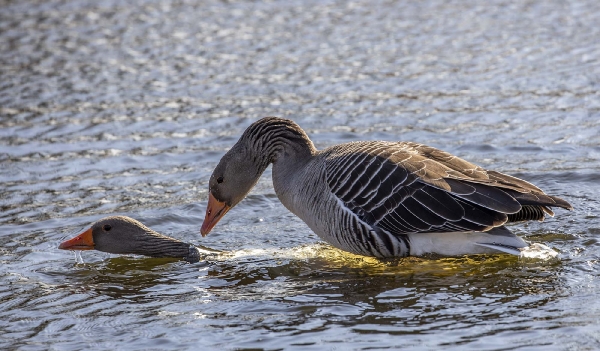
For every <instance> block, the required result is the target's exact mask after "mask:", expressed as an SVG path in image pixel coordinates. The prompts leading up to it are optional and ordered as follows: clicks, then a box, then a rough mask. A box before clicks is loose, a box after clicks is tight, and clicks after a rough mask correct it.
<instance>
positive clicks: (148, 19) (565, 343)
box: [0, 0, 600, 350]
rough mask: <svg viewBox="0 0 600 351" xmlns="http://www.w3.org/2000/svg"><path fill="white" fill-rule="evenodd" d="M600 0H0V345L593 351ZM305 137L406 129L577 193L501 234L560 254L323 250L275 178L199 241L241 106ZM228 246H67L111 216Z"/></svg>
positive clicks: (386, 134) (598, 253)
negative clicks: (198, 258)
mask: <svg viewBox="0 0 600 351" xmlns="http://www.w3.org/2000/svg"><path fill="white" fill-rule="evenodd" d="M598 23H600V3H599V2H597V1H593V0H589V1H544V2H521V1H488V2H478V1H463V2H445V1H434V0H426V1H419V2H405V1H397V2H393V1H389V2H383V1H376V2H372V1H354V2H345V1H339V2H335V1H304V2H301V1H271V2H245V1H231V2H219V1H202V2H193V1H179V2H159V1H152V0H148V1H129V2H127V3H122V2H118V1H104V2H97V1H84V0H73V1H54V0H50V1H13V2H11V1H8V2H6V1H5V2H2V4H1V5H0V76H1V79H0V127H1V128H0V163H1V166H2V167H0V184H1V194H0V206H1V209H2V211H1V213H0V241H1V242H0V262H1V265H0V267H1V268H0V335H1V336H2V337H1V338H0V348H3V349H22V350H47V349H53V350H80V349H119V350H139V349H163V350H169V349H171V350H183V349H207V350H208V349H217V348H219V349H226V350H231V349H244V348H248V349H249V348H255V349H267V350H275V349H287V350H333V349H342V350H347V349H356V350H360V349H414V350H439V349H441V348H444V349H455V350H464V349H475V350H514V349H522V350H552V349H555V350H567V349H568V350H595V349H599V348H600V325H599V324H598V320H599V318H600V302H598V300H599V297H600V294H599V293H598V291H600V279H598V276H599V274H598V268H599V259H600V242H599V240H598V234H600V218H599V215H598V212H599V210H600V203H599V201H598V198H600V172H599V171H600V137H599V135H600V93H599V84H598V82H599V81H600V61H599V60H598V57H599V56H600V42H599V41H598V38H600V27H599V26H598V25H597V24H598ZM269 115H275V116H281V117H287V118H291V119H293V120H295V121H296V122H297V123H299V124H300V125H301V126H302V127H303V128H305V130H306V131H307V132H308V134H309V135H310V136H311V138H313V140H314V142H315V144H316V146H317V147H318V148H324V147H327V146H329V145H333V144H336V143H341V142H347V141H354V140H407V141H417V142H422V143H426V144H430V145H432V146H436V147H440V148H442V149H444V150H447V151H449V152H452V153H454V154H457V155H460V156H462V157H464V158H466V159H468V160H470V161H473V162H475V163H478V164H480V165H482V166H485V167H488V168H491V169H496V170H499V171H503V172H506V173H509V174H512V175H516V176H518V177H522V178H524V179H527V180H529V181H532V182H534V183H535V184H536V185H538V186H540V187H542V188H543V189H544V190H546V191H547V192H548V193H550V194H553V195H557V196H560V197H563V198H565V199H566V200H568V201H570V202H571V204H573V206H574V207H575V211H573V212H568V211H563V210H557V211H556V213H557V215H556V217H555V218H550V219H547V220H546V221H545V222H544V223H537V222H534V223H529V224H527V225H518V226H514V227H512V229H513V230H514V231H515V232H516V233H518V234H520V235H523V236H524V237H525V238H526V239H527V240H530V241H532V242H537V243H545V244H546V245H548V246H550V247H552V248H553V249H554V250H556V251H557V252H558V260H554V261H547V262H545V261H539V260H519V259H517V258H514V257H509V256H506V255H497V256H473V257H460V258H442V259H439V258H438V259H436V258H431V259H423V258H407V259H401V260H398V261H393V262H382V261H378V260H375V259H372V258H364V257H359V256H353V255H350V254H346V253H343V252H341V251H338V250H335V249H333V248H331V247H330V246H327V245H326V244H323V243H320V242H319V240H318V238H317V237H316V236H315V234H313V233H312V232H311V231H310V230H309V229H308V228H307V227H306V226H305V225H304V223H303V222H301V221H300V220H299V219H298V218H296V217H294V216H293V215H291V214H290V213H289V212H287V211H286V210H285V209H284V208H283V206H282V205H281V204H280V203H279V202H278V200H277V197H276V196H275V194H274V192H273V188H272V184H271V180H270V171H269V170H268V171H267V172H266V174H265V175H264V176H263V177H262V178H261V180H260V182H259V183H258V185H257V187H256V188H255V189H254V190H253V191H252V193H251V194H250V195H249V196H248V198H247V199H246V200H245V201H243V202H242V203H241V204H240V205H239V206H237V207H236V208H234V209H233V210H232V211H230V213H228V214H227V215H226V216H225V217H224V218H223V220H221V222H220V223H219V224H218V225H217V227H215V229H214V230H213V232H211V234H210V235H209V236H207V237H206V238H201V236H200V233H199V229H200V225H201V223H202V219H203V216H204V209H205V206H206V201H207V189H206V188H207V180H208V177H209V175H210V173H211V172H212V169H213V168H214V167H215V165H216V163H217V162H218V160H219V158H220V157H221V155H222V154H223V153H224V152H225V151H226V150H227V149H228V148H229V147H231V145H233V143H234V142H235V141H236V140H237V138H238V137H239V135H240V134H241V132H242V131H243V130H244V128H245V127H246V126H248V125H249V124H250V123H251V122H252V121H254V120H255V119H257V118H259V117H263V116H269ZM114 214H123V215H128V216H131V217H134V218H136V219H138V220H140V221H142V222H144V223H146V224H147V225H148V226H150V227H152V228H153V229H155V230H157V231H159V232H161V233H164V234H167V235H170V236H173V237H176V238H178V239H181V240H184V241H188V242H191V243H194V244H198V245H204V246H207V247H211V248H214V249H220V250H227V251H231V252H230V253H228V254H223V255H220V256H218V257H215V258H213V259H211V260H210V261H209V262H205V263H201V264H187V263H185V262H179V261H172V260H165V259H149V258H141V257H134V256H130V257H118V256H111V255H108V254H104V253H100V252H83V253H82V255H81V258H79V259H78V258H76V256H75V254H74V253H72V252H67V251H62V250H58V249H57V247H58V244H59V243H60V242H61V241H62V240H64V239H67V238H70V237H72V236H74V235H75V234H77V233H79V232H80V231H81V230H83V229H84V228H85V227H86V226H87V225H89V224H90V223H91V222H93V221H95V220H96V219H99V218H101V217H104V216H107V215H114Z"/></svg>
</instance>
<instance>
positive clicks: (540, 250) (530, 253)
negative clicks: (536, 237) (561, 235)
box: [519, 243, 558, 261]
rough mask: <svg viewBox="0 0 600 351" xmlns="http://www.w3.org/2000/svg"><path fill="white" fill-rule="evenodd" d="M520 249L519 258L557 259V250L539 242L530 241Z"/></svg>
mask: <svg viewBox="0 0 600 351" xmlns="http://www.w3.org/2000/svg"><path fill="white" fill-rule="evenodd" d="M520 251H521V254H520V255H519V259H525V260H542V261H550V260H555V259H558V252H556V251H554V250H552V249H551V248H550V247H548V246H546V245H544V244H540V243H532V244H531V245H529V246H528V247H524V248H522V249H520Z"/></svg>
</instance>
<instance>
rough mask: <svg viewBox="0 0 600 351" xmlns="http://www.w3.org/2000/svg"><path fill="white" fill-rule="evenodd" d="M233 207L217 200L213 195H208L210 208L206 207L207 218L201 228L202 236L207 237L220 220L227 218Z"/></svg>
mask: <svg viewBox="0 0 600 351" xmlns="http://www.w3.org/2000/svg"><path fill="white" fill-rule="evenodd" d="M230 208H231V207H229V206H227V204H226V203H224V202H220V201H219V200H217V199H215V197H214V196H213V194H212V193H208V206H207V207H206V216H205V217H204V222H203V223H202V228H200V233H201V234H202V236H207V235H208V233H210V231H211V230H212V229H213V227H214V226H215V225H216V224H217V223H218V222H219V220H220V219H221V218H222V217H223V216H225V213H227V211H229V209H230Z"/></svg>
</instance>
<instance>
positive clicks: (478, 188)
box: [201, 117, 572, 258]
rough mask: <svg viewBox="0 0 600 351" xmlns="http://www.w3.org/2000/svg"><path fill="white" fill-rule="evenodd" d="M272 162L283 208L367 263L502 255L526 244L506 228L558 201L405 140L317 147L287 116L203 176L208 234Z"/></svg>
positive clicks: (260, 129) (261, 126) (249, 137)
mask: <svg viewBox="0 0 600 351" xmlns="http://www.w3.org/2000/svg"><path fill="white" fill-rule="evenodd" d="M271 163H272V164H273V186H274V188H275V193H276V194H277V196H278V197H279V200H280V201H281V202H282V203H283V205H284V206H285V207H286V208H287V209H288V210H290V211H291V212H292V213H294V214H295V215H297V216H298V217H300V218H301V219H302V220H303V221H304V222H305V223H306V224H307V225H308V226H309V227H310V229H312V230H313V231H314V232H315V233H316V234H317V235H319V237H321V238H322V239H323V240H325V241H327V242H328V243H330V244H331V245H333V246H335V247H337V248H339V249H342V250H346V251H349V252H352V253H355V254H359V255H365V256H375V257H382V258H383V257H403V256H409V255H411V256H418V255H423V254H426V253H437V254H440V255H446V256H454V255H463V254H480V253H498V252H507V253H511V254H515V255H518V254H519V253H520V251H521V250H520V249H522V248H525V247H527V246H528V244H527V243H526V242H525V241H523V240H522V239H521V238H519V237H517V236H516V235H515V234H513V233H512V232H511V231H510V230H508V229H507V228H506V227H504V225H505V224H507V223H511V222H521V221H528V220H538V221H542V220H543V219H544V217H545V215H546V214H548V215H550V216H553V215H554V213H553V212H552V210H551V209H550V207H562V208H565V209H568V210H572V206H571V205H570V204H569V203H568V202H567V201H565V200H562V199H560V198H558V197H555V196H550V195H546V194H545V193H544V192H543V191H542V190H541V189H539V188H538V187H536V186H534V185H532V184H530V183H528V182H526V181H524V180H521V179H518V178H515V177H511V176H509V175H505V174H502V173H499V172H496V171H487V170H485V169H483V168H481V167H479V166H476V165H474V164H472V163H469V162H467V161H465V160H463V159H461V158H459V157H456V156H453V155H451V154H449V153H447V152H444V151H441V150H438V149H436V148H433V147H430V146H426V145H422V144H418V143H413V142H384V141H359V142H351V143H346V144H341V145H335V146H332V147H329V148H327V149H325V150H322V151H318V150H317V149H316V148H315V147H314V145H313V143H312V141H311V140H310V139H309V138H308V136H307V135H306V133H305V132H304V130H302V128H300V126H298V125H297V124H296V123H294V122H293V121H291V120H287V119H282V118H276V117H266V118H263V119H260V120H258V121H257V122H255V123H253V124H252V125H250V126H249V127H248V128H247V129H246V131H244V133H243V134H242V136H241V137H240V139H239V140H238V142H237V143H236V144H235V145H234V146H233V147H232V148H231V150H229V151H228V152H227V153H226V154H225V155H224V156H223V158H222V159H221V161H220V162H219V164H218V165H217V167H216V168H215V170H214V172H213V174H212V175H211V177H210V180H209V195H208V206H207V209H206V217H205V219H204V223H203V224H202V229H201V233H202V235H203V236H206V235H207V234H208V233H209V232H210V231H211V229H212V228H213V227H214V226H215V224H217V222H218V221H219V220H220V219H221V218H222V217H223V216H224V215H225V213H227V211H229V209H231V208H232V207H233V206H235V205H237V204H238V203H239V202H240V201H241V200H242V199H243V198H244V197H245V196H246V194H248V192H249V191H250V190H251V189H252V187H253V186H254V185H255V184H256V183H257V181H258V179H259V178H260V176H261V174H262V173H263V171H264V170H265V169H266V168H267V166H268V165H269V164H271Z"/></svg>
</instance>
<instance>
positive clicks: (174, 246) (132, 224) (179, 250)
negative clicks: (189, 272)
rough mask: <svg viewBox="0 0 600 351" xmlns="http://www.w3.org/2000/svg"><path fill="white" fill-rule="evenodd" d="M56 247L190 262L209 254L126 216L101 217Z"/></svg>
mask: <svg viewBox="0 0 600 351" xmlns="http://www.w3.org/2000/svg"><path fill="white" fill-rule="evenodd" d="M58 248H59V249H63V250H98V251H103V252H108V253H113V254H137V255H144V256H150V257H171V258H178V259H182V260H185V261H188V262H192V263H194V262H198V261H199V260H200V257H201V255H206V254H208V253H210V251H207V250H203V249H200V248H198V247H195V246H193V245H191V244H187V243H184V242H182V241H179V240H177V239H173V238H171V237H168V236H165V235H162V234H159V233H157V232H155V231H154V230H152V229H150V228H148V227H146V226H145V225H143V224H142V223H141V222H138V221H136V220H135V219H133V218H129V217H125V216H113V217H105V218H102V219H101V220H99V221H97V222H95V223H94V224H92V226H91V227H90V228H89V229H87V230H86V231H84V232H83V233H81V234H79V235H78V236H76V237H74V238H73V239H70V240H67V241H65V242H63V243H62V244H60V246H59V247H58Z"/></svg>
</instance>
